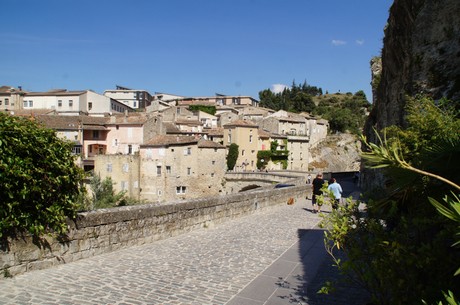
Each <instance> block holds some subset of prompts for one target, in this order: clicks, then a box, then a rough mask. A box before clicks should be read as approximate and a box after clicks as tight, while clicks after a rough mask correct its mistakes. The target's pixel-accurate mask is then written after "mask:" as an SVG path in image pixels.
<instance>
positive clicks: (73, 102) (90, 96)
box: [23, 89, 133, 116]
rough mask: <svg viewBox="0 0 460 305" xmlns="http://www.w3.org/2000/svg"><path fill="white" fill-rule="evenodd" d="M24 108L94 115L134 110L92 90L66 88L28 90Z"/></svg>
mask: <svg viewBox="0 0 460 305" xmlns="http://www.w3.org/2000/svg"><path fill="white" fill-rule="evenodd" d="M23 108H24V109H53V110H55V111H56V112H58V113H59V114H62V115H79V114H82V113H85V114H89V115H92V116H104V114H106V113H110V112H119V113H124V112H126V111H128V112H130V111H133V109H132V108H131V107H129V106H127V105H125V104H123V103H120V102H119V101H116V100H114V99H111V98H109V97H107V96H104V95H101V94H98V93H96V92H93V91H91V90H82V91H67V90H66V89H57V90H50V91H46V92H27V93H26V94H25V95H24V102H23Z"/></svg>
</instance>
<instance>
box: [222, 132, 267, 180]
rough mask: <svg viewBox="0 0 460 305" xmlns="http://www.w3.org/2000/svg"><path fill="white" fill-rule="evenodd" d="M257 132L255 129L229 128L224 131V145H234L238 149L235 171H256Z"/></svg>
mask: <svg viewBox="0 0 460 305" xmlns="http://www.w3.org/2000/svg"><path fill="white" fill-rule="evenodd" d="M258 141H259V130H258V128H257V127H240V126H236V127H231V128H225V129H224V144H225V145H226V146H228V145H230V144H232V143H236V144H237V145H238V149H239V155H238V159H237V161H236V165H235V170H236V171H253V170H257V150H258Z"/></svg>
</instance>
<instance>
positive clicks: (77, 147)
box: [72, 145, 81, 155]
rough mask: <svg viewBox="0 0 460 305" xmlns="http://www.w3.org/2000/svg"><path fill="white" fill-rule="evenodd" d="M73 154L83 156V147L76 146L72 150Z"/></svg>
mask: <svg viewBox="0 0 460 305" xmlns="http://www.w3.org/2000/svg"><path fill="white" fill-rule="evenodd" d="M72 153H73V154H74V155H79V154H81V145H75V146H74V147H73V148H72Z"/></svg>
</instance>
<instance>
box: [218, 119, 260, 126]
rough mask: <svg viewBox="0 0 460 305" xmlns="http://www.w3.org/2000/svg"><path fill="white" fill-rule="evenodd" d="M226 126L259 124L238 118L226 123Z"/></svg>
mask: <svg viewBox="0 0 460 305" xmlns="http://www.w3.org/2000/svg"><path fill="white" fill-rule="evenodd" d="M224 127H258V125H256V124H254V123H253V122H252V121H249V120H236V121H234V122H231V123H228V124H225V125H224Z"/></svg>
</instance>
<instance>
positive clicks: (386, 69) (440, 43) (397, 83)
mask: <svg viewBox="0 0 460 305" xmlns="http://www.w3.org/2000/svg"><path fill="white" fill-rule="evenodd" d="M371 64H373V62H371ZM377 67H378V66H377ZM373 70H374V69H373ZM373 79H374V81H373V82H375V83H376V84H375V85H376V88H375V89H376V91H375V93H376V96H374V99H373V100H374V107H373V110H372V112H371V114H370V116H369V119H368V121H367V123H366V128H365V133H366V135H367V136H368V137H369V138H371V139H372V138H373V136H372V130H371V129H372V127H376V128H377V129H378V130H380V129H381V128H384V127H387V126H390V125H400V126H404V124H405V121H404V107H405V105H406V96H407V95H409V96H414V95H416V94H419V93H423V94H426V95H429V96H431V97H433V98H434V99H440V98H441V97H447V98H449V99H451V100H453V101H459V100H460V1H459V0H395V1H394V3H393V5H392V7H391V9H390V15H389V18H388V24H387V26H386V28H385V38H384V41H383V49H382V54H381V74H380V75H378V74H375V71H373Z"/></svg>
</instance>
